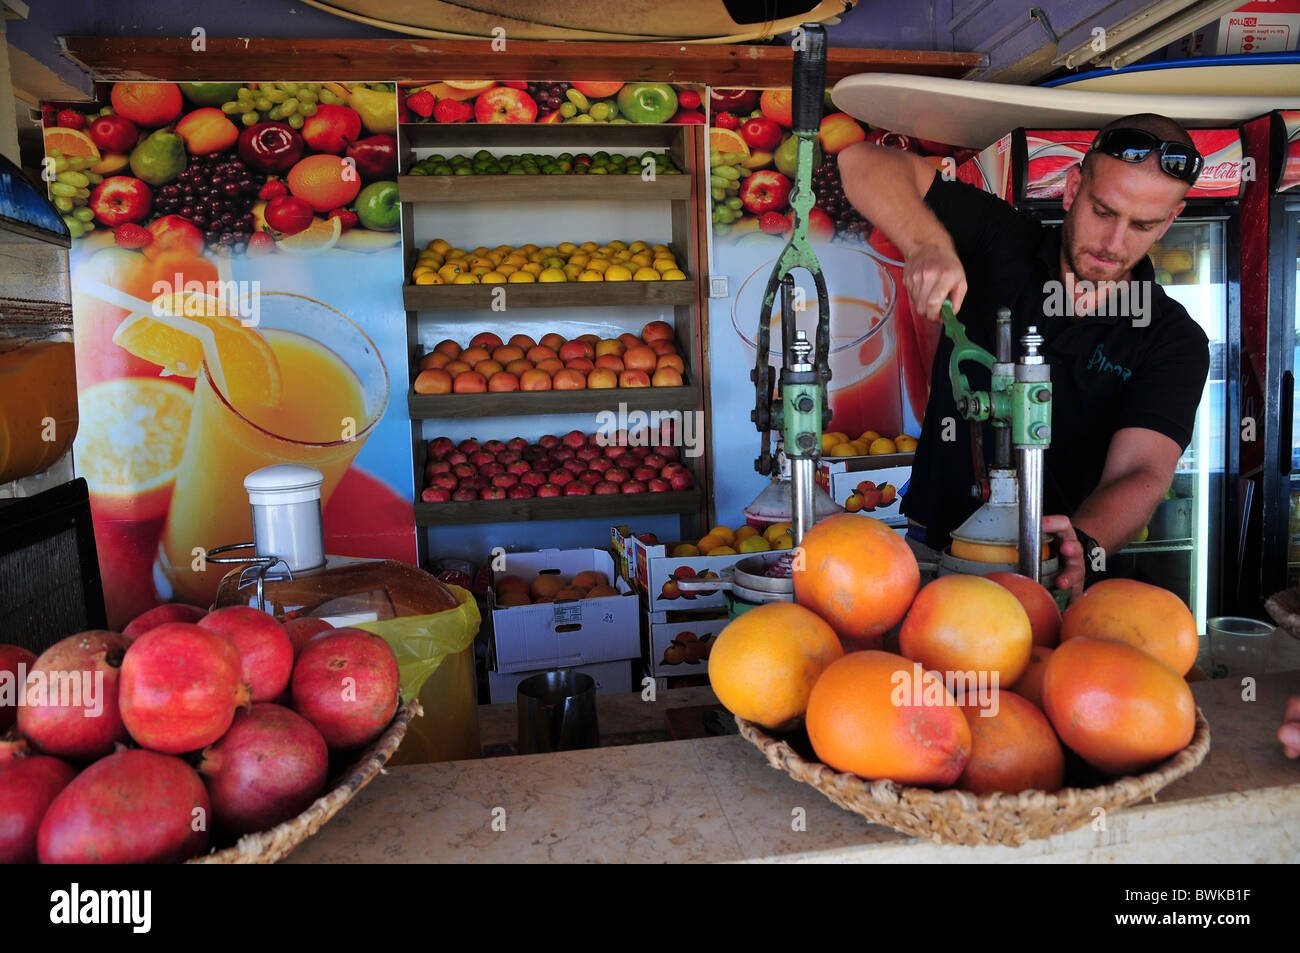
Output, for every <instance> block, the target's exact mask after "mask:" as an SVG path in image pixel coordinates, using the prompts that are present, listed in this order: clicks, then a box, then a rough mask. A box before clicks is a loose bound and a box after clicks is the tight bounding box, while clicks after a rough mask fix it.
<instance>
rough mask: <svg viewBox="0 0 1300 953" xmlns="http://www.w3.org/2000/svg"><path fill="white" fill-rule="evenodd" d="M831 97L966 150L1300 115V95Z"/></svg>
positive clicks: (977, 88) (1011, 92)
mask: <svg viewBox="0 0 1300 953" xmlns="http://www.w3.org/2000/svg"><path fill="white" fill-rule="evenodd" d="M831 96H832V98H833V99H834V101H835V105H836V106H837V107H839V108H840V109H842V110H844V112H846V113H848V114H849V115H851V116H853V117H854V118H855V119H860V120H863V121H865V122H869V123H871V124H872V125H873V126H882V127H884V128H885V129H889V130H892V131H894V132H901V133H902V134H904V135H907V136H915V137H917V138H920V139H933V140H935V141H937V142H946V143H948V144H950V145H954V146H961V147H964V148H968V149H983V148H985V147H987V146H989V145H992V144H993V143H994V142H996V141H997V140H998V139H1000V138H1001V137H1002V136H1004V135H1006V134H1007V133H1008V132H1010V131H1011V130H1012V129H1015V128H1016V127H1018V126H1024V127H1026V128H1029V129H1070V128H1080V129H1087V128H1091V129H1096V128H1097V127H1098V126H1103V125H1105V124H1106V123H1108V122H1110V121H1111V120H1112V119H1119V118H1121V117H1123V116H1129V115H1132V114H1133V113H1144V112H1154V113H1160V114H1161V115H1165V116H1168V117H1169V118H1171V119H1176V120H1178V121H1179V122H1181V123H1184V124H1186V125H1190V126H1200V127H1214V126H1228V125H1235V124H1237V123H1239V122H1243V121H1245V120H1247V119H1253V118H1255V117H1256V116H1262V115H1263V114H1264V113H1267V112H1270V111H1271V110H1274V109H1298V108H1300V91H1297V92H1295V93H1294V94H1292V95H1289V96H1252V95H1228V96H1189V95H1165V94H1159V93H1112V92H1095V91H1092V90H1083V89H1071V88H1069V87H1066V88H1061V89H1048V88H1044V87H1041V86H1012V85H1009V84H1004V83H975V82H971V81H969V80H961V79H940V78H938V77H933V76H910V75H906V74H901V73H859V74H858V75H856V76H846V77H845V78H844V79H842V80H840V81H839V82H838V83H836V84H835V88H834V89H833V90H832V93H831Z"/></svg>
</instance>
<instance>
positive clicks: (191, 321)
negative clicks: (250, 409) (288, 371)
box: [113, 292, 283, 408]
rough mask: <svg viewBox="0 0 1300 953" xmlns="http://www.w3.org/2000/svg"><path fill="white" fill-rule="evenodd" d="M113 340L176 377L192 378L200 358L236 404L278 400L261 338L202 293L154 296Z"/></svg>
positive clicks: (274, 368) (276, 376)
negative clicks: (149, 309) (146, 311)
mask: <svg viewBox="0 0 1300 953" xmlns="http://www.w3.org/2000/svg"><path fill="white" fill-rule="evenodd" d="M113 343H114V344H117V345H119V346H120V347H122V348H123V349H125V350H126V351H128V352H129V353H131V354H134V355H135V356H136V357H138V358H141V359H143V360H146V361H150V362H152V363H154V364H159V365H161V366H162V367H164V368H166V370H167V372H168V373H171V374H175V375H177V376H178V377H197V376H198V373H199V369H200V367H201V366H202V364H203V362H204V361H206V362H207V365H208V372H209V374H211V376H212V381H213V383H214V384H216V386H217V388H218V389H219V390H220V391H221V392H222V393H223V394H225V395H226V397H227V398H229V400H230V402H231V404H233V405H234V406H235V407H236V408H239V407H241V406H247V405H249V404H254V405H257V406H259V407H274V406H275V405H276V404H278V403H279V402H280V395H281V389H282V386H283V385H282V381H281V376H280V364H279V361H277V360H276V357H275V352H273V351H272V350H271V345H270V344H268V343H267V341H266V338H264V337H262V335H261V334H259V333H258V332H257V330H256V329H254V328H252V327H247V326H245V325H244V324H243V322H242V321H241V320H240V318H239V317H238V316H237V315H232V314H230V311H229V308H228V307H227V306H226V304H225V302H224V301H222V300H220V299H218V298H214V297H210V296H209V295H206V294H197V293H193V292H174V293H166V294H162V295H159V296H158V297H157V298H155V299H154V302H153V310H152V312H151V313H150V314H140V313H136V314H132V315H131V316H130V317H128V318H127V319H126V320H125V321H123V322H122V323H121V324H120V325H119V326H118V329H117V331H116V332H115V333H114V334H113Z"/></svg>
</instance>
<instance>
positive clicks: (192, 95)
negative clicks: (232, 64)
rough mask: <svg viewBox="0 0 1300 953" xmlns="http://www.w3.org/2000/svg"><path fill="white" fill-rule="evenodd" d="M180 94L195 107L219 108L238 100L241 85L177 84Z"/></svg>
mask: <svg viewBox="0 0 1300 953" xmlns="http://www.w3.org/2000/svg"><path fill="white" fill-rule="evenodd" d="M177 85H178V86H180V88H181V93H182V94H183V95H184V96H185V98H186V99H188V100H189V101H190V102H192V103H193V104H194V105H196V106H220V105H221V104H222V103H228V102H233V101H234V100H236V99H238V98H239V96H238V93H239V88H240V86H241V85H243V84H242V83H178V84H177Z"/></svg>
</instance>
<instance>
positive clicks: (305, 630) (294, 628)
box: [284, 616, 334, 658]
mask: <svg viewBox="0 0 1300 953" xmlns="http://www.w3.org/2000/svg"><path fill="white" fill-rule="evenodd" d="M332 628H334V626H332V625H330V624H329V623H328V622H326V621H325V620H324V619H313V618H312V617H311V616H299V617H298V618H296V619H290V620H289V621H288V622H286V623H285V624H284V631H286V632H288V633H289V641H290V642H292V643H293V657H294V658H297V657H298V656H299V655H301V654H302V647H303V646H304V645H306V644H307V643H308V641H310V640H311V638H312V636H314V635H316V633H318V632H327V631H329V630H330V629H332Z"/></svg>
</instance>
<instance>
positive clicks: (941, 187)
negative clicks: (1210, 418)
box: [902, 175, 1210, 548]
mask: <svg viewBox="0 0 1300 953" xmlns="http://www.w3.org/2000/svg"><path fill="white" fill-rule="evenodd" d="M925 202H926V205H928V206H929V207H930V209H931V210H932V211H933V212H934V214H935V216H936V217H937V218H938V219H939V221H940V222H941V223H943V226H944V227H945V228H946V229H947V230H948V232H949V234H950V235H951V236H952V240H953V243H954V245H955V246H956V248H957V255H958V257H959V258H960V259H961V262H962V265H963V267H964V268H965V269H966V280H967V283H968V285H969V290H968V291H967V294H966V299H965V301H964V302H963V304H962V309H961V311H960V312H959V313H958V315H957V317H958V318H959V319H960V320H961V321H962V323H963V324H964V325H965V326H966V333H967V334H968V335H969V337H970V338H971V340H972V341H973V342H975V343H976V344H978V345H980V346H981V347H983V348H985V349H986V350H988V351H989V352H990V353H992V352H993V351H994V326H995V322H996V315H997V309H998V308H999V307H1002V306H1006V307H1009V308H1010V309H1011V314H1012V325H1013V327H1014V332H1015V355H1016V356H1017V357H1018V356H1019V354H1020V351H1021V348H1020V337H1021V335H1022V334H1024V333H1025V329H1026V328H1027V327H1028V326H1029V325H1035V326H1037V328H1038V331H1039V333H1040V334H1042V335H1043V337H1044V338H1045V339H1046V344H1045V346H1044V347H1043V349H1042V353H1043V354H1044V355H1045V356H1046V358H1047V362H1048V364H1049V365H1050V366H1051V371H1052V393H1053V400H1052V443H1051V446H1050V447H1049V448H1048V450H1047V454H1046V468H1045V474H1044V478H1043V495H1044V500H1043V506H1044V510H1043V512H1044V513H1045V514H1049V515H1050V514H1065V515H1067V516H1072V515H1073V514H1074V512H1075V511H1076V510H1077V509H1078V507H1079V505H1080V504H1081V503H1082V502H1083V501H1084V500H1085V499H1086V498H1087V497H1088V495H1089V494H1090V493H1092V491H1093V490H1094V489H1096V487H1097V484H1098V483H1099V482H1100V480H1101V473H1102V468H1103V466H1104V465H1105V462H1106V453H1107V450H1108V448H1109V446H1110V440H1111V437H1112V436H1113V435H1114V434H1115V432H1116V431H1117V430H1120V429H1122V428H1125V427H1143V428H1146V429H1148V430H1154V431H1157V432H1158V433H1162V434H1164V435H1165V436H1167V437H1169V438H1170V439H1172V440H1173V441H1174V442H1175V443H1177V444H1178V445H1179V446H1180V447H1182V448H1184V449H1186V447H1187V445H1188V444H1189V443H1190V442H1191V439H1192V425H1193V423H1194V420H1195V417H1196V408H1197V405H1198V404H1199V403H1200V400H1201V394H1202V391H1203V389H1204V386H1205V378H1206V375H1207V373H1208V371H1209V362H1210V355H1209V345H1208V341H1207V339H1206V336H1205V332H1204V331H1203V330H1202V329H1201V327H1200V325H1198V324H1197V323H1196V322H1195V321H1193V320H1192V319H1191V318H1190V317H1189V316H1188V314H1187V311H1186V310H1184V308H1183V307H1182V305H1180V304H1179V303H1178V302H1176V301H1174V300H1173V299H1171V298H1170V297H1168V296H1167V295H1166V294H1165V293H1164V289H1162V288H1160V286H1159V285H1157V284H1156V283H1155V273H1154V269H1153V267H1152V264H1151V259H1150V258H1144V259H1143V260H1142V262H1141V263H1140V264H1139V265H1138V266H1137V267H1136V268H1135V269H1134V275H1133V277H1134V279H1136V280H1138V281H1145V282H1149V284H1148V285H1146V286H1145V287H1147V288H1150V289H1153V290H1152V291H1151V292H1150V300H1149V301H1147V315H1148V316H1149V318H1150V324H1149V325H1147V326H1146V327H1135V326H1134V324H1133V318H1132V317H1131V316H1129V315H1125V316H1120V317H1117V316H1114V315H1113V314H1112V315H1111V316H1101V315H1097V316H1089V317H1069V316H1068V315H1067V314H1061V313H1059V312H1061V311H1062V310H1064V309H1063V308H1056V309H1055V310H1056V312H1058V313H1057V314H1056V316H1046V315H1045V313H1044V306H1045V304H1047V303H1049V302H1048V292H1049V290H1050V286H1049V285H1048V283H1049V282H1060V280H1061V275H1060V247H1061V244H1060V243H1061V230H1060V228H1059V226H1050V227H1049V226H1044V225H1041V224H1040V223H1039V222H1038V221H1037V220H1035V219H1034V218H1033V217H1032V216H1030V215H1028V214H1026V213H1023V212H1020V211H1017V210H1016V209H1015V208H1013V207H1012V206H1011V205H1009V204H1007V203H1006V202H1003V201H1002V200H1001V199H999V198H997V197H996V196H993V195H990V194H989V193H987V192H984V191H983V190H981V189H977V188H975V187H974V186H971V185H967V184H965V183H963V182H948V181H944V180H943V179H942V178H941V177H940V176H938V175H936V176H935V178H934V182H933V183H932V184H931V186H930V190H929V191H928V192H927V193H926V196H925ZM1068 298H1069V295H1068V294H1066V293H1064V292H1062V293H1061V295H1060V298H1059V299H1058V300H1060V301H1062V302H1067V301H1068ZM1143 300H1144V301H1146V299H1145V298H1144V299H1143ZM1068 306H1069V305H1068V303H1067V304H1066V305H1065V307H1068ZM1111 310H1113V309H1111ZM951 355H952V342H951V341H949V340H948V337H947V336H946V335H944V336H943V337H941V338H940V342H939V349H938V352H937V354H936V357H935V362H934V367H933V368H932V369H931V375H930V399H929V403H928V404H927V406H926V410H925V420H924V422H923V425H922V428H921V438H920V441H919V444H918V446H917V450H916V460H915V466H914V467H913V470H912V480H911V485H910V486H909V487H908V491H907V494H906V495H905V496H904V497H903V503H902V511H903V513H904V514H906V515H907V516H908V517H909V518H910V519H912V520H914V521H916V522H917V523H920V524H921V525H922V526H925V527H927V532H926V541H927V543H928V544H929V545H930V546H933V547H935V548H943V547H944V546H946V545H947V543H948V534H949V533H950V532H951V531H952V530H954V529H956V528H957V527H958V526H960V525H961V523H962V522H963V521H964V520H965V519H966V518H967V517H968V516H969V515H970V514H971V513H973V512H974V511H975V509H976V508H977V506H978V505H979V501H978V500H976V499H975V498H974V497H972V496H971V487H972V485H973V484H974V479H975V472H974V464H973V462H972V458H971V438H970V424H969V423H968V422H967V421H965V420H963V419H962V417H961V415H960V414H959V413H958V412H957V406H956V402H955V401H954V400H953V396H952V386H951V383H950V381H949V377H948V361H949V358H950V357H951ZM962 370H963V371H964V372H965V373H966V376H967V378H968V379H969V381H970V385H971V387H972V388H974V389H976V390H987V389H988V387H989V372H988V371H986V370H985V369H984V368H982V367H980V366H979V365H977V364H973V363H970V362H967V363H965V364H963V365H962ZM948 417H951V418H952V419H953V420H955V421H956V439H955V440H953V441H944V440H943V439H942V434H943V430H944V419H945V418H948ZM983 429H984V459H985V464H986V465H987V466H991V465H992V464H993V460H994V438H993V428H992V426H990V425H988V424H985V425H983ZM1013 457H1014V454H1013ZM1012 465H1013V466H1014V465H1015V460H1014V459H1013V460H1012Z"/></svg>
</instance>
